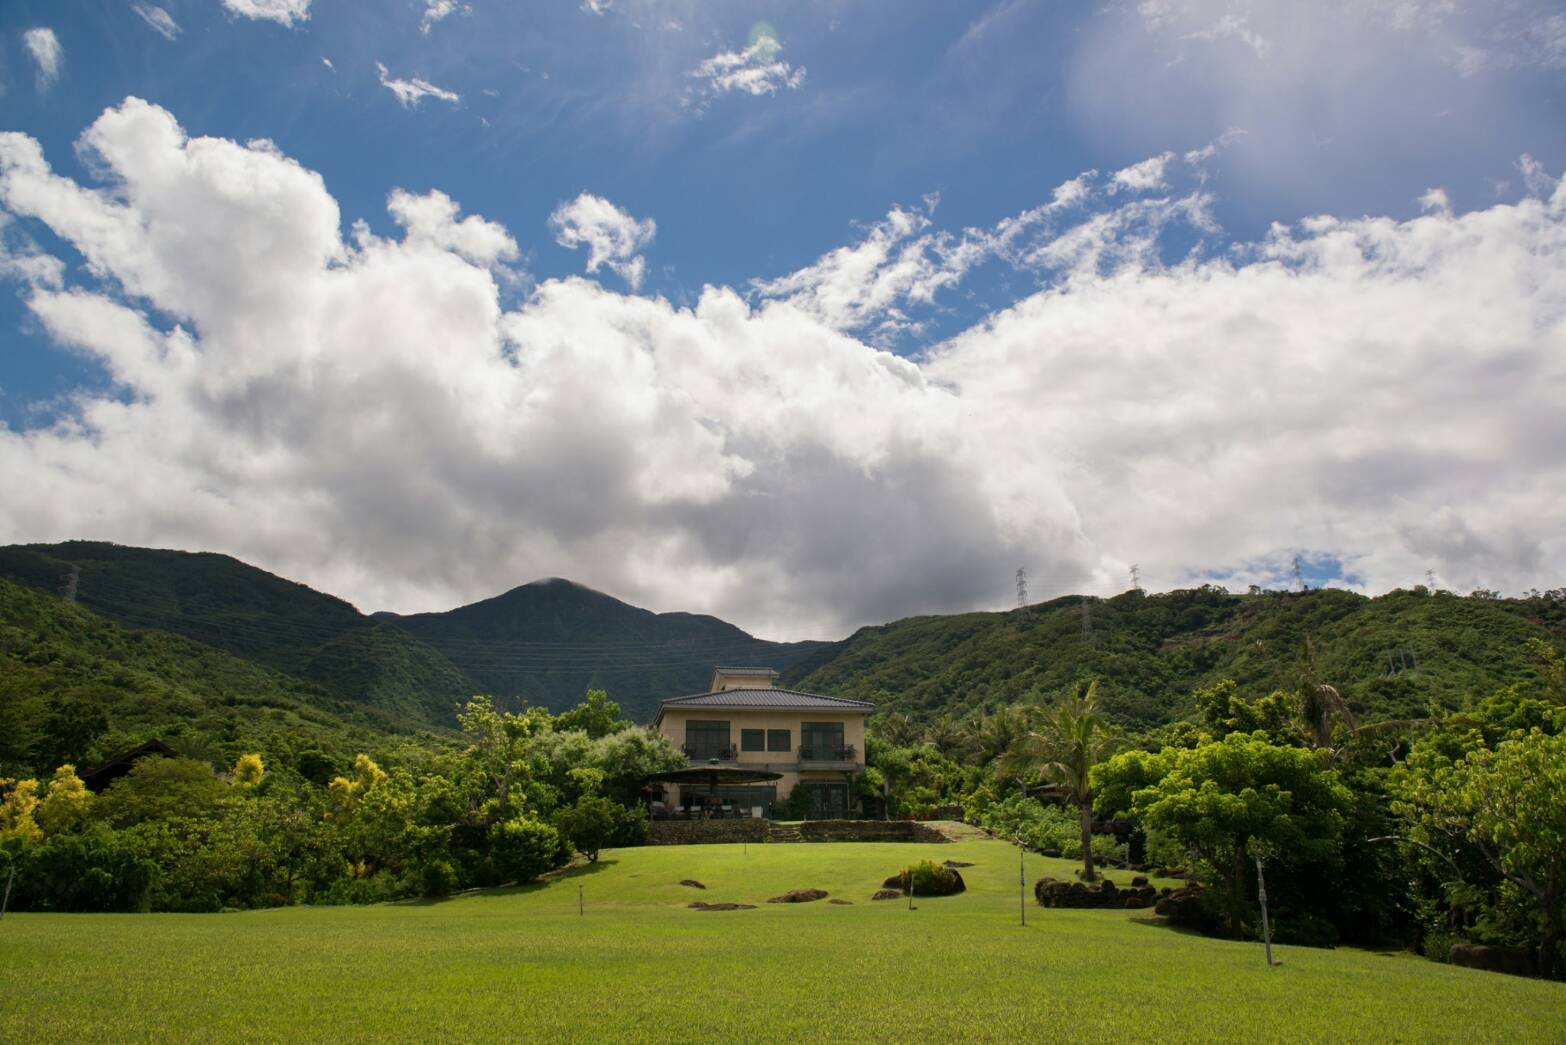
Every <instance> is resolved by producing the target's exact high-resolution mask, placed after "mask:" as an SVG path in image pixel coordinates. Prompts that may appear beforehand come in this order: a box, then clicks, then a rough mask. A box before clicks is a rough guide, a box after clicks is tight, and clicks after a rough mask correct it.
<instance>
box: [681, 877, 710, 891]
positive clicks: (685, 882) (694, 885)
mask: <svg viewBox="0 0 1566 1045" xmlns="http://www.w3.org/2000/svg"><path fill="white" fill-rule="evenodd" d="M680 884H681V885H688V886H690V887H691V888H692V889H705V888H707V887H706V886H705V885H702V884H701V883H700V882H698V881H697V880H696V879H694V878H682V879H680Z"/></svg>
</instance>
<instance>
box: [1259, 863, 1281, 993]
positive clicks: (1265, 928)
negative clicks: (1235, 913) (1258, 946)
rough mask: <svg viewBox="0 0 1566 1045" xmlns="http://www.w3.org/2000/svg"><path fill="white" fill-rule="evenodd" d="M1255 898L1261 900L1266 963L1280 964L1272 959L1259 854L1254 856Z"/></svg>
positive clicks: (1265, 891) (1263, 879) (1270, 930)
mask: <svg viewBox="0 0 1566 1045" xmlns="http://www.w3.org/2000/svg"><path fill="white" fill-rule="evenodd" d="M1256 898H1257V899H1258V900H1260V901H1261V912H1262V943H1263V944H1264V945H1265V946H1266V948H1267V964H1268V965H1269V966H1273V965H1282V964H1283V963H1282V962H1275V961H1273V960H1272V926H1271V925H1269V924H1268V922H1267V880H1266V879H1265V878H1263V877H1262V862H1261V857H1259V856H1258V857H1257V858H1256Z"/></svg>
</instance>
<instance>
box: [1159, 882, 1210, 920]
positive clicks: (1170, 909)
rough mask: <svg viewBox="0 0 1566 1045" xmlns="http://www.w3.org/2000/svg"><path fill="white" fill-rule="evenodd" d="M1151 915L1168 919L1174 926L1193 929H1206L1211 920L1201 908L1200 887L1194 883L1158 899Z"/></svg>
mask: <svg viewBox="0 0 1566 1045" xmlns="http://www.w3.org/2000/svg"><path fill="white" fill-rule="evenodd" d="M1153 913H1154V914H1159V915H1162V916H1163V917H1165V918H1168V919H1169V921H1170V922H1172V923H1174V924H1175V925H1184V926H1189V927H1191V928H1193V929H1202V928H1206V927H1207V925H1208V923H1209V921H1210V920H1211V919H1210V918H1209V917H1208V915H1207V911H1206V910H1205V909H1203V907H1202V887H1201V886H1200V885H1197V884H1195V883H1194V882H1193V883H1192V884H1190V885H1187V886H1183V887H1181V888H1179V889H1176V890H1175V891H1174V892H1172V893H1169V894H1168V895H1167V896H1161V897H1159V899H1158V902H1157V903H1156V904H1154V905H1153Z"/></svg>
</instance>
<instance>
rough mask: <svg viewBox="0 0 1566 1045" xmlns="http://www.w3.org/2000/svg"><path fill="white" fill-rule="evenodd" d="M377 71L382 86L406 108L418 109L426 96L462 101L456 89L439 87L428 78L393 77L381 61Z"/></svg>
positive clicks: (442, 99) (453, 102) (377, 65)
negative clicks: (449, 89) (397, 78)
mask: <svg viewBox="0 0 1566 1045" xmlns="http://www.w3.org/2000/svg"><path fill="white" fill-rule="evenodd" d="M375 68H376V71H377V72H379V73H380V77H381V86H382V87H384V88H386V89H387V90H388V91H391V92H392V93H393V94H395V95H396V96H397V101H398V102H399V103H401V105H402V107H403V108H404V109H417V108H418V107H419V102H421V101H423V100H424V99H425V98H439V99H440V100H441V101H443V102H450V103H451V104H453V105H456V104H457V103H458V102H460V101H462V96H461V95H460V94H458V93H457V92H456V91H448V90H446V88H444V87H437V86H435V85H434V84H432V83H430V82H429V81H428V80H422V79H420V78H419V77H417V76H415V77H412V78H411V79H407V80H396V79H393V78H392V76H391V74H390V73H388V72H387V71H386V66H384V65H382V64H381V63H380V62H376V63H375Z"/></svg>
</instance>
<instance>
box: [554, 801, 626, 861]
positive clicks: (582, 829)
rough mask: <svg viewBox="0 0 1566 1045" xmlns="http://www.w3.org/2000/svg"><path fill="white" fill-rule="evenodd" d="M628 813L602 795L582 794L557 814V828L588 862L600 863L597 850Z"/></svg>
mask: <svg viewBox="0 0 1566 1045" xmlns="http://www.w3.org/2000/svg"><path fill="white" fill-rule="evenodd" d="M624 816H625V810H624V809H622V808H621V807H620V806H618V805H616V804H615V803H614V802H611V801H610V800H609V799H607V798H604V797H603V796H601V795H583V796H582V797H581V798H579V799H577V800H576V803H575V804H574V805H569V806H566V807H565V808H564V809H562V810H560V811H559V812H558V813H556V814H555V828H556V830H558V831H559V832H560V836H561V837H562V838H564V839H565V840H566V841H567V842H569V843H571V847H572V848H574V849H575V850H576V851H577V852H579V853H581V854H582V855H583V856H585V857H587V862H588V863H594V864H595V863H597V862H598V851H599V850H600V849H602V848H603V847H604V846H606V845H608V844H609V841H610V839H612V838H613V837H614V836H615V833H616V831H617V829H618V828H619V826H620V821H621V820H622V819H623V818H624Z"/></svg>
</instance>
